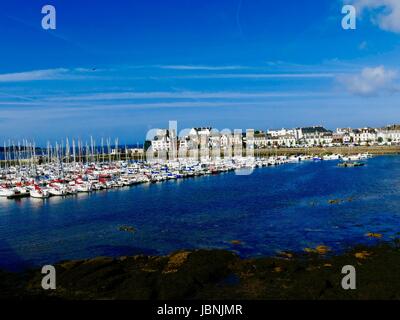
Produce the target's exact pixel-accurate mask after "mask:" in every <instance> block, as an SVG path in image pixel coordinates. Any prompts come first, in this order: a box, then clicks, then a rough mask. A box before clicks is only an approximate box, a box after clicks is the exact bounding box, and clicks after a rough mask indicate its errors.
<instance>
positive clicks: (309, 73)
mask: <svg viewBox="0 0 400 320" xmlns="http://www.w3.org/2000/svg"><path fill="white" fill-rule="evenodd" d="M107 3H108V4H107ZM347 3H350V4H353V5H355V6H356V8H357V29H356V30H343V29H342V27H341V20H342V17H343V15H342V14H341V8H342V6H343V4H347ZM45 4H52V5H54V6H55V8H56V10H57V29H56V30H44V29H42V28H41V19H42V17H43V15H42V14H41V8H42V6H43V5H45ZM399 40H400V2H399V1H394V0H354V1H352V0H348V1H347V0H346V1H345V0H320V1H315V0H303V1H296V0H286V1H269V0H229V1H228V0H219V1H211V0H201V1H200V0H186V1H184V0H168V1H161V0H158V1H155V0H146V1H128V0H126V1H123V0H114V1H94V0H93V1H75V0H69V1H56V0H49V1H47V2H43V1H36V0H32V1H29V2H28V1H23V0H13V1H7V2H4V3H3V4H2V9H1V11H0V41H1V50H0V141H1V140H8V139H12V140H15V141H17V140H19V139H23V138H34V139H35V140H36V141H37V142H38V143H39V144H44V143H45V142H46V141H47V140H52V141H54V140H57V139H58V140H60V139H63V138H65V137H66V136H68V137H81V138H83V139H87V138H88V137H90V135H93V136H94V137H96V138H97V139H100V138H101V137H116V136H118V137H119V138H120V140H121V141H122V142H123V143H136V142H137V141H139V142H142V141H143V139H144V137H145V134H146V132H147V131H148V130H149V129H151V128H157V127H166V126H167V125H168V120H177V121H178V127H179V128H180V129H183V128H187V127H192V126H204V125H211V126H213V127H215V128H217V129H220V130H222V129H224V128H229V129H231V130H233V129H236V128H242V129H245V128H259V129H267V128H277V127H293V126H305V125H313V124H322V125H325V126H327V127H329V128H336V127H338V126H355V127H358V126H383V125H385V124H389V123H394V122H399V115H400V112H399V107H400V106H399V90H400V85H399V82H398V69H399V57H400V48H399V43H400V42H399Z"/></svg>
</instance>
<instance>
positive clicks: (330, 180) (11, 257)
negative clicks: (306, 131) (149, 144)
mask: <svg viewBox="0 0 400 320" xmlns="http://www.w3.org/2000/svg"><path fill="white" fill-rule="evenodd" d="M121 226H129V227H133V228H134V232H128V231H127V230H126V229H129V230H130V228H120V227H121ZM131 231H132V230H131ZM368 232H374V233H380V234H382V235H383V238H382V240H390V239H393V238H395V237H397V236H398V235H400V157H399V156H381V157H374V158H371V159H368V160H366V165H365V166H363V167H354V168H340V167H338V166H337V161H319V162H312V161H311V162H300V163H293V164H285V165H281V166H277V167H267V168H259V169H255V170H254V172H253V173H252V174H251V175H248V176H246V175H235V173H233V172H229V173H224V174H220V175H215V176H214V175H209V176H202V177H196V178H190V179H183V180H177V181H165V182H160V183H154V184H141V185H137V186H132V187H124V188H121V189H111V190H102V191H96V192H92V193H90V194H78V195H75V196H68V197H51V198H49V199H45V200H42V199H34V198H24V199H19V200H8V199H6V198H0V269H6V270H21V269H24V268H30V267H35V266H41V265H44V264H51V263H55V262H58V261H61V260H67V259H81V258H90V257H95V256H120V255H135V254H150V255H158V254H168V253H170V252H171V251H174V250H179V249H193V248H220V249H228V250H235V251H237V252H238V253H239V254H240V255H242V256H245V257H249V256H250V257H255V256H266V255H274V254H276V252H278V251H281V250H291V251H302V250H303V249H304V248H306V247H315V246H317V245H322V244H323V245H327V246H329V247H330V248H332V250H333V252H341V251H343V250H346V249H347V248H349V247H352V246H354V245H355V244H359V243H373V241H377V240H376V239H375V240H373V239H370V238H368V237H366V235H365V234H366V233H368ZM233 240H237V241H235V244H232V243H231V241H233Z"/></svg>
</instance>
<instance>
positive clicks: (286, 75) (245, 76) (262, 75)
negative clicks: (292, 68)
mask: <svg viewBox="0 0 400 320" xmlns="http://www.w3.org/2000/svg"><path fill="white" fill-rule="evenodd" d="M332 77H334V74H333V73H218V74H200V75H199V74H196V75H183V76H169V77H168V78H174V79H282V78H283V79H284V78H304V79H313V78H332Z"/></svg>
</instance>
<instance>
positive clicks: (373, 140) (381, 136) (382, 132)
mask: <svg viewBox="0 0 400 320" xmlns="http://www.w3.org/2000/svg"><path fill="white" fill-rule="evenodd" d="M336 134H337V135H338V136H339V137H340V138H341V140H340V139H339V140H338V142H339V143H342V144H359V145H376V144H399V143H400V125H389V126H386V127H383V128H369V127H367V128H360V129H352V128H339V129H337V130H336Z"/></svg>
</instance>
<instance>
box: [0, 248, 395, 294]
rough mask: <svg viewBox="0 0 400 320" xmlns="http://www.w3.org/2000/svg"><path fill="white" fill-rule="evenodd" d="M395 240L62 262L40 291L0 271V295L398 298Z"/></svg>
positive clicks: (37, 277) (35, 282) (35, 276)
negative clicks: (348, 272) (351, 278)
mask: <svg viewBox="0 0 400 320" xmlns="http://www.w3.org/2000/svg"><path fill="white" fill-rule="evenodd" d="M399 243H400V242H398V241H395V242H393V243H390V244H389V243H381V244H378V245H375V246H373V247H365V246H358V247H355V248H354V249H352V250H351V251H348V252H347V253H344V254H341V255H332V253H331V252H330V250H329V248H327V247H326V246H318V247H316V248H315V249H311V248H308V250H305V252H304V253H303V254H295V253H291V252H280V253H279V254H278V255H277V256H276V257H263V258H253V259H242V258H240V257H239V256H237V255H236V254H235V253H234V252H230V251H224V250H194V251H179V252H174V253H172V254H170V255H168V256H143V255H140V256H133V257H128V256H124V257H119V258H115V259H113V258H107V257H97V258H94V259H86V260H77V261H65V262H61V263H58V264H57V265H55V267H56V270H57V289H56V290H48V291H45V290H43V289H42V288H41V280H42V277H43V275H42V274H41V272H40V270H31V271H27V272H25V273H20V274H14V273H5V272H0V288H1V289H0V298H3V299H4V298H17V299H400V276H399V275H400V273H399V270H398V266H399V265H400V245H399ZM345 265H352V266H354V267H355V268H356V282H357V289H356V290H344V289H342V286H341V281H342V278H343V277H344V276H345V275H344V274H342V273H341V270H342V267H343V266H345Z"/></svg>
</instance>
